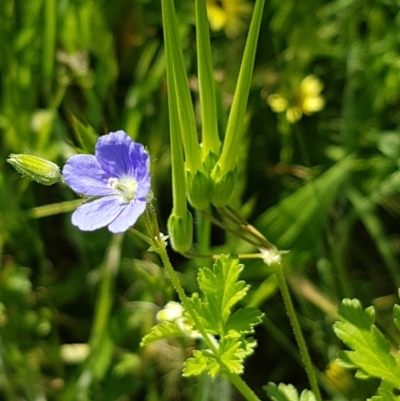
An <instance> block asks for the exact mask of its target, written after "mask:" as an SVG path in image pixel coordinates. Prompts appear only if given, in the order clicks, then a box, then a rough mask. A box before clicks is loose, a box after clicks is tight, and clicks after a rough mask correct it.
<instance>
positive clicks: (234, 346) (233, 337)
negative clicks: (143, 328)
mask: <svg viewBox="0 0 400 401" xmlns="http://www.w3.org/2000/svg"><path fill="white" fill-rule="evenodd" d="M243 268H244V266H243V265H241V264H239V261H238V259H236V258H233V257H231V256H227V255H222V256H220V257H219V258H218V259H217V260H216V261H215V263H214V264H213V266H212V268H207V267H203V268H201V269H200V270H199V273H198V276H197V282H198V285H199V289H200V291H201V294H202V296H201V297H200V295H199V294H198V293H194V294H193V295H192V296H191V298H190V302H191V304H192V307H193V309H194V311H195V314H196V316H197V318H198V320H199V322H200V324H201V326H202V327H203V328H204V329H205V332H206V333H207V335H209V336H210V338H211V339H212V342H213V343H214V345H215V351H216V352H214V350H210V349H206V350H197V351H194V353H193V357H192V358H189V359H188V360H187V361H186V362H185V367H184V370H183V374H184V376H193V375H196V376H197V375H199V374H201V373H203V372H207V373H208V374H209V375H210V376H212V377H215V376H216V375H217V374H218V373H220V372H221V371H224V370H225V369H226V370H228V371H229V372H231V373H236V374H240V373H242V372H243V362H244V360H245V358H246V357H247V356H249V355H251V354H252V353H253V349H254V347H255V346H256V342H255V340H254V339H253V338H250V337H248V338H246V335H247V334H251V333H254V326H255V325H257V324H260V323H261V318H262V313H261V312H260V311H259V310H257V309H256V308H252V307H244V308H240V309H237V310H236V311H235V312H232V309H233V307H234V306H236V305H237V304H238V302H240V301H241V300H243V298H244V297H245V296H246V294H247V291H248V289H249V286H248V285H246V283H245V282H244V281H243V280H239V275H240V273H241V271H242V270H243ZM186 316H187V320H185V324H184V325H182V320H176V321H173V322H162V323H160V324H159V325H157V326H155V327H153V328H152V330H151V332H150V333H149V334H147V335H146V336H145V337H144V338H143V340H142V343H141V345H142V346H145V345H148V344H150V343H151V342H153V341H156V340H160V339H163V338H168V337H174V336H183V335H185V334H186V336H189V335H193V334H195V331H198V330H199V328H198V327H196V326H195V324H194V323H193V320H192V319H191V318H190V316H189V315H188V312H187V311H186ZM197 335H198V333H197ZM214 336H218V338H219V340H217V339H216V338H214Z"/></svg>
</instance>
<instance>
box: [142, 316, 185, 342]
mask: <svg viewBox="0 0 400 401" xmlns="http://www.w3.org/2000/svg"><path fill="white" fill-rule="evenodd" d="M186 335H187V334H185V333H184V332H183V331H182V329H181V328H180V327H179V326H178V325H177V324H176V323H175V322H162V323H160V324H158V325H156V326H154V327H152V328H151V330H150V333H148V334H146V335H145V336H144V337H143V339H142V342H141V343H140V346H142V347H144V346H146V345H148V344H150V343H152V342H154V341H158V340H162V339H164V338H170V337H183V336H186Z"/></svg>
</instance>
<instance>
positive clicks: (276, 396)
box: [264, 383, 315, 401]
mask: <svg viewBox="0 0 400 401" xmlns="http://www.w3.org/2000/svg"><path fill="white" fill-rule="evenodd" d="M264 388H265V391H266V392H267V394H268V396H269V397H270V398H271V399H272V400H273V401H315V396H314V394H313V393H312V392H311V391H309V390H303V391H302V392H301V394H300V397H299V393H298V391H297V390H296V388H295V387H294V386H292V385H291V384H283V383H280V384H279V385H278V386H277V385H276V384H275V383H268V384H267V385H266V386H265V387H264Z"/></svg>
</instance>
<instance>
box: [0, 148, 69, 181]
mask: <svg viewBox="0 0 400 401" xmlns="http://www.w3.org/2000/svg"><path fill="white" fill-rule="evenodd" d="M7 162H8V163H10V164H11V165H12V166H13V167H14V168H15V170H17V171H18V172H20V173H21V174H22V175H24V176H26V177H28V178H30V179H31V180H34V181H36V182H38V183H39V184H43V185H53V184H56V183H57V182H60V181H62V178H61V172H60V168H59V167H58V166H57V164H55V163H53V162H51V161H49V160H46V159H42V158H41V157H37V156H32V155H24V154H18V155H17V154H11V155H10V156H9V157H8V159H7Z"/></svg>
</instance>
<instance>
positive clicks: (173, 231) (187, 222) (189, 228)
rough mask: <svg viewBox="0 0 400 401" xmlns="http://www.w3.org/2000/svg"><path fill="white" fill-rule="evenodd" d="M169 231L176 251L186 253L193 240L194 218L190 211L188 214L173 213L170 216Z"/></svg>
mask: <svg viewBox="0 0 400 401" xmlns="http://www.w3.org/2000/svg"><path fill="white" fill-rule="evenodd" d="M168 233H169V238H170V241H171V245H172V248H173V249H174V250H175V251H176V252H180V253H185V252H186V251H188V250H189V249H190V247H191V246H192V242H193V218H192V215H191V214H190V212H189V211H186V216H185V217H181V216H177V215H176V214H175V213H172V214H171V215H170V216H169V218H168Z"/></svg>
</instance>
